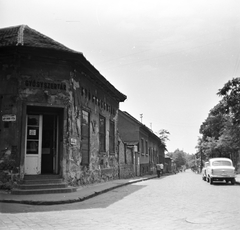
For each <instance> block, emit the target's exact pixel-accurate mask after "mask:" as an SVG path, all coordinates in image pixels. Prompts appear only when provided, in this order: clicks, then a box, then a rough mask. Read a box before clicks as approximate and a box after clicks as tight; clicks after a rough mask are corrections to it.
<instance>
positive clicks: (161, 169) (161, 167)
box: [160, 163, 164, 175]
mask: <svg viewBox="0 0 240 230" xmlns="http://www.w3.org/2000/svg"><path fill="white" fill-rule="evenodd" d="M163 168H164V166H163V163H161V164H160V171H161V174H162V175H163Z"/></svg>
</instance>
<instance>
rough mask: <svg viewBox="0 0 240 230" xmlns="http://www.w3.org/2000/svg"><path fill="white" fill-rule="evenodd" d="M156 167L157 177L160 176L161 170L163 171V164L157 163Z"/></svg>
mask: <svg viewBox="0 0 240 230" xmlns="http://www.w3.org/2000/svg"><path fill="white" fill-rule="evenodd" d="M156 168H157V177H158V178H159V177H160V172H161V166H160V164H156Z"/></svg>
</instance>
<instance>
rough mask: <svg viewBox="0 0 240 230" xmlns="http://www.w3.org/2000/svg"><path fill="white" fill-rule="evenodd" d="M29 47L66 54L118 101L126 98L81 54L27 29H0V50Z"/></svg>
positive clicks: (18, 27)
mask: <svg viewBox="0 0 240 230" xmlns="http://www.w3.org/2000/svg"><path fill="white" fill-rule="evenodd" d="M8 47H9V48H10V47H29V48H40V49H42V50H44V49H45V50H52V51H60V52H64V53H68V54H70V55H72V58H73V59H74V60H76V59H77V60H79V61H81V63H82V64H83V65H84V66H85V67H86V68H87V69H89V71H90V72H91V73H92V74H93V75H94V77H95V78H96V80H97V83H98V84H99V85H102V86H103V87H104V88H105V89H106V90H107V91H108V92H109V93H111V94H113V95H114V96H115V98H117V100H118V101H120V102H121V101H124V100H125V99H126V98H127V97H126V96H125V95H124V94H122V93H121V92H119V91H118V90H117V89H116V88H115V87H114V86H113V85H112V84H111V83H110V82H109V81H107V79H106V78H104V77H103V76H102V75H101V74H100V73H99V71H98V70H97V69H96V68H95V67H94V66H93V65H92V64H91V63H90V62H89V61H88V60H87V59H86V58H85V57H84V56H83V54H82V53H81V52H77V51H75V50H72V49H70V48H68V47H66V46H64V45H62V44H61V43H59V42H57V41H55V40H53V39H52V38H50V37H47V36H45V35H44V34H41V33H40V32H38V31H36V30H34V29H32V28H30V27H28V26H27V25H18V26H12V27H7V28H1V29H0V48H8Z"/></svg>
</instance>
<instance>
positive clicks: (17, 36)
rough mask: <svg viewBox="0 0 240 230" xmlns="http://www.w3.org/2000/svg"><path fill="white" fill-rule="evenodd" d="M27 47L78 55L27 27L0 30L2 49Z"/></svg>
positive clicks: (0, 45) (20, 26)
mask: <svg viewBox="0 0 240 230" xmlns="http://www.w3.org/2000/svg"><path fill="white" fill-rule="evenodd" d="M11 46H25V47H35V48H47V49H54V50H59V51H65V52H71V53H78V52H76V51H74V50H71V49H69V48H68V47H66V46H64V45H62V44H61V43H59V42H57V41H54V40H53V39H51V38H49V37H47V36H45V35H43V34H41V33H39V32H38V31H36V30H34V29H32V28H30V27H28V26H27V25H19V26H12V27H7V28H3V29H0V47H11Z"/></svg>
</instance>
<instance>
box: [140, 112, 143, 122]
mask: <svg viewBox="0 0 240 230" xmlns="http://www.w3.org/2000/svg"><path fill="white" fill-rule="evenodd" d="M140 118H141V123H142V118H143V114H142V113H141V114H140Z"/></svg>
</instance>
